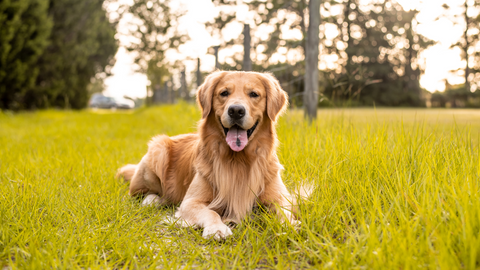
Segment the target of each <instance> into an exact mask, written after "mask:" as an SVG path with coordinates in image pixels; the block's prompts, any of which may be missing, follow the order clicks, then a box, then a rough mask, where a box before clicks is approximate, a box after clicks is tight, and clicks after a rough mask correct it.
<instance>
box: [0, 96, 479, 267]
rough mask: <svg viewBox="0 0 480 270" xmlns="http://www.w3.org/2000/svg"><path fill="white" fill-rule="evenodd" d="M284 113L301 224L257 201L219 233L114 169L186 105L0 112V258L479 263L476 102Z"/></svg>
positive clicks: (282, 127)
mask: <svg viewBox="0 0 480 270" xmlns="http://www.w3.org/2000/svg"><path fill="white" fill-rule="evenodd" d="M302 115H303V114H302V112H300V111H291V112H289V113H288V114H287V115H286V116H284V117H282V119H281V121H280V123H279V126H278V134H279V137H280V141H281V146H280V149H279V157H280V160H281V162H282V163H283V164H284V166H285V171H284V173H283V178H284V181H285V183H286V184H287V186H288V187H289V188H291V189H294V188H295V187H298V186H299V185H300V183H304V182H308V183H310V184H312V185H313V186H314V187H315V190H314V191H313V193H312V195H311V197H310V198H309V199H308V200H305V201H303V202H302V203H301V216H300V220H301V221H302V225H301V228H300V229H299V230H298V231H295V230H293V229H291V228H289V227H286V226H282V225H281V224H280V223H279V222H278V221H277V219H276V218H275V217H274V216H273V215H272V214H271V213H268V212H265V211H260V210H258V211H255V212H254V213H253V214H252V215H251V216H249V217H248V218H247V220H246V221H245V222H243V223H242V224H240V225H238V226H237V227H236V228H235V229H234V230H233V232H234V234H233V236H232V237H231V238H229V239H227V240H226V241H225V242H220V243H218V242H214V241H208V240H204V239H203V238H202V237H201V230H195V229H191V228H178V227H176V226H174V225H169V224H164V223H163V222H162V220H163V219H164V217H165V216H168V215H171V214H172V213H173V212H174V211H175V208H174V207H167V208H163V209H155V208H151V207H150V208H148V207H147V208H142V207H140V202H139V201H138V200H135V199H132V198H130V197H129V196H128V193H127V191H128V185H127V184H125V183H123V182H121V181H118V180H116V179H114V175H115V172H116V170H117V169H118V168H119V167H120V166H121V165H124V164H126V163H135V162H138V161H139V160H140V158H141V157H142V156H143V154H145V152H146V149H147V146H146V143H147V142H148V140H149V139H150V138H151V137H152V136H153V135H155V134H159V133H166V134H168V135H176V134H181V133H186V132H193V131H195V127H196V121H197V120H198V119H199V117H200V114H199V112H198V110H197V109H196V108H195V107H194V106H188V105H184V104H183V105H175V106H165V107H158V108H151V109H145V110H138V111H135V112H132V113H122V112H113V113H110V112H107V113H103V114H99V113H95V112H89V111H83V112H63V111H43V112H37V113H21V114H16V115H11V114H6V113H3V114H2V113H0V268H2V269H3V268H5V269H10V268H11V269H16V268H20V269H45V268H60V269H72V268H84V269H85V268H89V269H98V268H102V269H103V268H128V269H132V268H141V269H146V268H209V269H212V268H295V269H298V268H309V267H311V268H334V269H345V268H367V269H377V268H383V269H412V268H413V269H417V268H429V269H437V268H441V269H452V268H464V269H478V268H479V267H480V236H479V231H480V192H479V191H480V177H479V176H480V166H479V161H480V160H479V141H480V140H479V132H480V112H479V111H474V110H463V111H462V110H413V109H405V110H400V109H377V110H374V109H328V110H320V111H319V119H318V121H317V122H316V123H314V124H313V125H307V124H306V123H305V121H304V120H303V117H302Z"/></svg>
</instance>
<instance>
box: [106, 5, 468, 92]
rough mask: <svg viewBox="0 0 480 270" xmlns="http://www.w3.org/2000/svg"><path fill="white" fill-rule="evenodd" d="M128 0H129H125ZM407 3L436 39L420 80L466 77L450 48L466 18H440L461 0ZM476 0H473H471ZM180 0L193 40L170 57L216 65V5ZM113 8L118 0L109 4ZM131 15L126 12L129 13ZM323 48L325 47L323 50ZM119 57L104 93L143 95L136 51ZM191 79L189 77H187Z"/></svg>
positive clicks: (191, 65) (433, 85) (325, 59)
mask: <svg viewBox="0 0 480 270" xmlns="http://www.w3.org/2000/svg"><path fill="white" fill-rule="evenodd" d="M124 1H128V0H124ZM237 1H238V2H239V3H241V0H237ZM397 1H398V2H399V3H400V4H401V5H402V6H403V7H404V9H407V10H408V9H415V8H416V9H418V10H419V11H420V12H419V14H418V15H417V21H418V25H417V32H418V33H420V34H421V35H424V36H426V37H427V38H429V39H432V40H434V41H436V44H435V45H433V46H431V47H429V48H428V49H427V50H425V51H424V52H423V53H422V55H421V56H420V63H421V64H422V65H425V74H423V75H422V76H421V78H420V85H421V86H422V87H424V88H426V89H427V90H429V91H431V92H434V91H436V90H439V91H443V90H444V89H445V79H448V82H449V83H450V84H460V83H464V79H463V77H462V76H461V75H455V74H452V73H451V72H450V71H451V70H455V69H458V68H464V67H465V61H462V60H461V57H460V50H459V49H451V48H450V46H451V44H453V43H454V42H456V41H457V40H458V39H459V38H460V36H461V35H462V33H463V31H464V27H465V24H464V23H463V22H462V21H459V22H457V23H454V22H452V21H451V20H449V19H446V18H440V19H439V20H437V18H438V17H439V16H440V15H441V14H442V12H443V8H442V4H444V3H446V4H448V5H449V6H451V7H452V8H453V9H451V12H452V13H459V12H461V5H462V4H463V0H422V1H419V0H397ZM469 1H472V0H469ZM177 3H179V4H182V5H183V6H184V7H185V8H186V10H187V13H186V15H185V16H184V17H183V18H181V22H180V28H181V29H180V30H183V31H186V32H187V33H188V35H189V36H190V41H189V42H187V43H186V44H184V45H181V46H180V48H179V52H178V53H171V54H169V55H167V58H172V59H186V60H185V61H184V63H185V66H186V70H187V76H188V74H189V73H190V72H191V71H193V70H195V69H196V61H195V60H194V59H196V58H197V57H199V58H200V60H201V67H200V69H201V70H202V71H204V72H210V71H213V70H214V65H215V58H214V56H213V55H210V54H208V53H207V50H208V48H209V47H211V46H214V45H217V44H219V41H218V40H216V39H215V38H213V37H211V36H210V34H209V33H208V32H207V30H206V29H205V27H204V23H205V22H207V21H209V20H211V19H213V18H214V17H215V16H216V15H217V14H218V10H217V9H216V8H215V6H214V5H213V3H212V2H211V0H179V1H178V2H177ZM110 8H111V9H115V8H116V6H111V7H110ZM127 19H128V18H127ZM237 19H238V20H240V21H245V22H248V21H249V20H250V16H249V14H248V8H246V6H243V7H240V8H239V9H237ZM125 29H126V24H125V22H121V23H120V24H119V29H118V31H119V38H120V43H121V44H122V42H124V41H125V40H127V39H128V36H126V35H125V34H122V33H124V31H125ZM242 30H243V25H242V24H241V23H238V24H232V25H231V26H230V27H229V28H228V29H226V30H225V31H223V32H222V34H223V36H224V38H225V39H229V38H235V37H238V36H239V35H240V34H241V32H242ZM325 34H326V36H327V37H328V36H329V35H334V34H335V33H334V31H333V32H332V30H329V29H328V27H327V28H326V33H325ZM234 50H240V51H241V50H242V47H241V46H237V47H236V48H234ZM231 53H232V51H230V52H229V51H227V50H223V51H220V55H219V59H220V62H223V59H224V58H225V57H226V56H227V55H228V54H231ZM320 54H321V52H320ZM115 57H116V63H115V66H114V67H113V69H112V73H113V76H111V77H108V78H107V79H106V80H105V85H106V91H105V94H107V95H111V96H115V97H122V96H124V95H127V96H130V97H133V98H137V97H138V98H141V97H145V94H146V87H147V85H148V84H149V82H148V80H147V78H146V76H145V75H144V74H140V73H136V72H134V70H133V57H132V56H131V55H129V53H128V52H127V51H126V50H125V49H124V48H122V47H121V48H120V49H119V50H118V52H117V54H116V56H115ZM333 61H335V59H332V58H331V57H330V58H329V56H322V54H321V55H320V63H319V67H320V68H325V67H328V66H331V65H332V64H333ZM187 79H188V78H187Z"/></svg>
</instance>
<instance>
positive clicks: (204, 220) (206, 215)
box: [175, 173, 232, 240]
mask: <svg viewBox="0 0 480 270" xmlns="http://www.w3.org/2000/svg"><path fill="white" fill-rule="evenodd" d="M212 200H213V192H212V188H211V187H210V185H208V183H207V182H206V181H205V180H204V179H203V177H202V176H200V175H199V174H198V173H197V174H196V175H195V177H194V178H193V181H192V183H191V184H190V187H189V188H188V191H187V194H186V195H185V198H184V200H183V202H182V204H181V205H180V207H179V209H178V211H177V213H176V214H175V217H177V218H180V219H182V222H185V223H187V224H189V225H190V226H192V225H196V226H200V227H202V228H203V235H202V236H203V238H206V239H208V238H211V237H213V238H214V239H215V240H221V239H225V238H226V237H228V236H230V235H232V230H230V228H229V227H228V226H227V225H225V224H224V223H223V222H222V219H221V217H220V215H219V214H218V213H217V212H215V211H213V210H211V209H209V208H208V204H209V203H210V202H211V201H212Z"/></svg>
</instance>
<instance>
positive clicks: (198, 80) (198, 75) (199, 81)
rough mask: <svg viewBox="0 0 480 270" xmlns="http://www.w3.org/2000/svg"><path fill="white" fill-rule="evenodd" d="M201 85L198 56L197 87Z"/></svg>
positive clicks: (198, 59)
mask: <svg viewBox="0 0 480 270" xmlns="http://www.w3.org/2000/svg"><path fill="white" fill-rule="evenodd" d="M200 85H202V72H201V71H200V58H197V88H198V87H200Z"/></svg>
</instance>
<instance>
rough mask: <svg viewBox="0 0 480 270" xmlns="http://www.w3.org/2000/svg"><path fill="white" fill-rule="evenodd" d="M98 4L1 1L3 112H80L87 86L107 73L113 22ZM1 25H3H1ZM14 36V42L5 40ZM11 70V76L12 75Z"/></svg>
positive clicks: (86, 0) (95, 0)
mask: <svg viewBox="0 0 480 270" xmlns="http://www.w3.org/2000/svg"><path fill="white" fill-rule="evenodd" d="M103 3H104V1H101V0H82V1H76V0H50V1H48V0H46V1H43V0H42V1H40V0H22V1H12V2H10V1H6V2H5V1H2V3H1V4H0V6H1V8H0V18H1V19H0V20H4V21H5V22H6V23H5V25H8V27H5V28H3V27H2V30H0V32H1V33H2V34H1V35H3V36H4V37H7V38H6V39H3V38H2V39H1V40H2V41H1V44H2V45H1V46H2V47H1V48H0V54H1V55H2V60H1V61H2V65H1V67H0V70H2V71H1V72H0V85H1V87H0V100H1V101H2V102H1V104H0V106H1V108H6V109H14V110H16V109H32V108H48V107H62V108H70V107H71V108H75V109H79V108H83V107H85V106H86V104H87V101H88V91H87V85H88V84H89V83H90V80H91V78H93V77H94V76H95V74H97V73H101V72H108V71H109V70H108V66H111V65H113V56H114V55H115V53H116V51H117V42H116V40H115V37H114V35H115V32H116V31H115V23H111V22H110V21H109V19H108V18H107V15H106V12H105V10H104V9H103V6H102V5H103ZM3 25H4V23H3V22H2V26H3ZM9 37H12V38H9ZM11 70H14V72H11Z"/></svg>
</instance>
